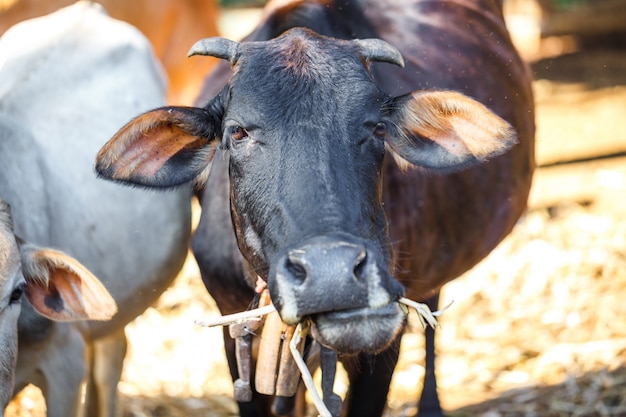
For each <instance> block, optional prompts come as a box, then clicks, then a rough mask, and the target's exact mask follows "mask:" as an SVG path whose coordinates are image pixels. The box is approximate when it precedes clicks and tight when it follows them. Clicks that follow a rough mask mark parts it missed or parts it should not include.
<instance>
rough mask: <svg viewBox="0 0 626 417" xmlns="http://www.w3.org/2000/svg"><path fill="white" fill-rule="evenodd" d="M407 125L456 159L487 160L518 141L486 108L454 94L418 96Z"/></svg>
mask: <svg viewBox="0 0 626 417" xmlns="http://www.w3.org/2000/svg"><path fill="white" fill-rule="evenodd" d="M403 123H404V124H405V126H406V128H407V129H408V130H409V131H410V130H413V131H414V132H416V133H417V134H418V135H420V136H422V137H425V138H428V139H431V140H433V141H435V142H436V143H437V144H439V145H440V146H441V147H443V148H444V149H445V150H446V151H448V152H449V153H451V154H453V155H456V156H467V155H472V156H474V157H476V158H479V159H481V158H485V157H488V156H490V155H494V154H499V153H501V152H502V151H503V150H504V149H506V148H507V147H509V146H510V145H511V144H512V143H514V141H515V134H514V132H513V130H512V129H511V127H510V125H509V124H508V123H507V122H505V121H504V120H502V119H501V118H500V117H498V116H497V115H495V114H494V113H492V112H491V111H490V110H489V109H488V108H487V107H485V106H484V105H483V104H481V103H479V102H477V101H475V100H473V99H471V98H469V97H466V96H464V95H462V94H460V93H456V92H452V91H429V92H416V93H414V94H413V95H412V100H411V101H410V102H409V105H408V106H407V107H406V111H405V113H404V119H403Z"/></svg>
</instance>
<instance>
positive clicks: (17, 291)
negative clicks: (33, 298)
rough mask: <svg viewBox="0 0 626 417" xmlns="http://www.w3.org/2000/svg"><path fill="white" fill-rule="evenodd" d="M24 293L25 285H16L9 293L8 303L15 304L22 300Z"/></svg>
mask: <svg viewBox="0 0 626 417" xmlns="http://www.w3.org/2000/svg"><path fill="white" fill-rule="evenodd" d="M25 291H26V284H25V283H23V282H22V283H21V284H20V285H18V286H17V287H15V288H14V289H13V292H12V293H11V296H10V297H9V303H11V304H15V303H17V302H19V301H20V300H21V299H22V295H24V292H25Z"/></svg>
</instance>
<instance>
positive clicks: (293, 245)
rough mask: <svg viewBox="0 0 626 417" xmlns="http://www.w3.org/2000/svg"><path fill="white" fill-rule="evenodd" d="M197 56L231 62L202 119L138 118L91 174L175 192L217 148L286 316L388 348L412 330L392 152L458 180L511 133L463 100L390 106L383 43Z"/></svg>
mask: <svg viewBox="0 0 626 417" xmlns="http://www.w3.org/2000/svg"><path fill="white" fill-rule="evenodd" d="M191 53H192V54H205V55H214V56H218V57H221V58H225V59H228V60H229V62H230V63H231V65H232V66H233V69H234V75H233V77H232V79H231V81H230V83H229V84H228V85H227V86H226V87H225V88H224V89H223V90H222V92H221V93H220V94H219V95H218V96H216V97H215V98H214V99H213V100H212V101H211V102H209V103H208V104H207V106H206V107H205V108H202V109H199V108H183V107H165V108H161V109H156V110H153V111H151V112H148V113H145V114H143V115H141V116H139V117H137V118H136V119H134V120H133V121H131V122H130V123H129V124H128V125H126V126H125V127H124V128H122V129H121V130H120V131H119V132H118V133H117V134H116V135H115V137H114V138H112V139H111V141H109V143H108V144H107V145H106V146H105V147H104V148H103V149H102V150H101V151H100V153H99V154H98V158H97V162H96V170H97V171H98V173H99V174H100V175H101V176H103V177H106V178H110V179H113V180H116V181H124V182H132V183H135V184H141V185H146V186H150V187H171V186H175V185H178V184H181V183H184V182H188V181H192V180H194V179H195V178H199V177H203V176H205V175H206V171H207V166H208V165H209V161H210V160H211V157H212V155H213V151H214V146H213V145H212V144H213V143H214V141H213V139H214V138H217V140H218V141H219V143H220V146H221V147H222V148H223V149H225V150H226V151H227V154H228V155H229V158H230V180H231V196H230V200H231V212H232V218H233V223H234V226H235V230H236V234H237V239H238V243H239V247H240V249H241V251H242V253H243V254H244V256H245V258H246V259H247V261H248V262H249V263H250V265H251V266H252V270H253V271H255V272H256V273H257V274H258V275H259V276H260V277H261V278H262V279H265V280H266V281H267V284H268V287H269V290H270V294H271V297H272V301H273V302H274V304H275V305H276V307H277V309H278V311H279V313H280V315H281V317H282V319H283V320H284V321H285V322H287V323H290V324H293V323H297V322H300V321H301V320H303V319H305V318H310V319H311V320H312V322H313V323H314V326H313V329H314V334H315V335H316V337H317V338H318V340H319V341H320V342H321V343H323V344H325V345H326V346H328V347H330V348H332V349H335V350H338V351H341V352H358V351H371V352H375V351H378V350H380V349H383V348H385V347H386V346H387V345H388V344H389V343H391V342H392V341H393V339H394V338H395V337H396V335H397V333H398V332H399V331H400V329H401V327H402V325H403V323H404V314H403V313H402V311H401V309H400V308H399V306H398V303H397V300H398V298H399V297H400V296H401V295H402V293H403V289H402V287H401V286H400V285H399V284H398V283H397V281H396V280H395V279H394V278H393V277H392V274H391V272H390V271H391V268H392V265H390V263H391V253H390V245H389V241H388V234H387V227H386V220H385V215H384V212H383V208H382V203H381V195H382V190H381V187H382V185H381V184H382V179H381V167H382V163H383V158H384V154H385V149H388V150H389V151H391V152H393V153H394V156H395V157H396V158H397V159H402V160H404V161H405V162H407V163H408V164H409V165H419V166H423V167H426V168H431V169H438V170H452V169H458V168H459V167H463V166H468V165H471V164H473V163H477V162H480V161H483V160H485V159H486V158H487V157H490V156H494V155H497V154H499V153H502V152H504V151H505V150H506V149H508V148H509V147H510V146H512V144H513V143H514V142H515V135H514V133H513V132H512V129H511V128H510V126H509V125H508V124H507V123H506V122H504V121H503V120H502V119H500V118H499V117H497V116H496V115H494V114H493V113H491V112H490V111H489V110H487V109H486V108H485V107H484V106H483V105H481V104H479V103H477V102H476V101H474V100H472V99H470V98H468V97H465V96H463V95H461V94H458V93H454V92H449V91H445V92H442V91H431V92H419V91H417V92H413V93H411V94H408V95H405V96H400V97H395V98H394V97H387V96H385V95H384V94H383V93H381V91H380V90H379V89H378V88H377V86H376V85H375V84H374V82H373V81H372V78H371V76H370V74H369V72H368V68H367V67H368V66H369V62H370V61H373V60H380V61H387V62H391V63H395V64H398V65H402V57H401V56H400V54H399V53H398V51H397V50H395V48H393V47H391V46H390V45H388V44H386V43H385V42H383V41H379V40H366V41H343V40H336V39H331V38H325V37H321V36H319V35H317V34H315V33H313V32H310V31H308V30H304V29H293V30H291V31H289V32H286V33H285V34H283V35H282V36H280V37H279V38H276V39H274V40H271V41H267V42H252V43H242V44H238V43H236V42H232V41H226V40H224V39H219V38H213V39H208V40H202V41H200V42H198V43H197V44H196V45H194V48H192V51H191ZM207 192H210V190H207Z"/></svg>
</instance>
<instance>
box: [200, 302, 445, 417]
mask: <svg viewBox="0 0 626 417" xmlns="http://www.w3.org/2000/svg"><path fill="white" fill-rule="evenodd" d="M263 292H264V293H265V294H262V297H261V298H262V299H263V298H265V299H266V300H267V301H266V302H265V303H266V304H265V305H264V303H260V304H261V306H260V307H258V308H255V309H251V310H246V311H242V312H239V313H235V314H229V315H226V316H222V317H219V318H216V319H213V320H209V321H196V324H198V325H200V326H205V327H215V326H230V333H231V336H232V337H233V338H234V339H235V342H236V352H237V367H238V369H239V374H240V375H239V379H237V381H235V399H236V400H237V401H244V402H245V401H250V399H251V397H252V393H251V388H250V364H251V343H250V340H249V339H250V337H252V336H256V335H257V334H256V333H255V332H256V331H257V330H258V329H259V328H260V327H261V326H262V325H263V321H264V320H265V318H266V317H267V315H268V314H270V313H274V314H275V312H276V309H275V308H274V305H273V304H272V303H271V300H269V294H268V293H267V290H265V291H263ZM263 296H265V297H263ZM398 303H400V305H401V306H402V308H403V310H404V312H405V313H406V314H408V313H409V309H411V308H412V309H414V310H415V311H416V312H417V316H418V318H419V320H420V322H421V323H422V325H423V326H424V327H426V326H431V327H433V328H435V327H437V326H438V325H439V324H438V322H437V319H436V317H438V316H440V315H441V314H442V313H443V312H444V311H445V310H446V309H447V308H448V307H449V306H446V307H445V308H444V309H442V310H439V311H434V312H433V311H431V310H430V308H428V306H427V305H426V304H423V303H418V302H416V301H413V300H409V299H408V298H404V297H401V298H400V299H398ZM283 324H284V323H283ZM285 326H286V325H285ZM287 327H289V328H291V327H294V326H287ZM310 327H311V323H310V321H309V320H304V321H303V322H302V323H299V324H298V325H297V327H295V330H293V329H290V330H291V331H288V332H287V331H281V332H279V334H280V336H279V337H280V338H281V339H284V340H282V341H281V343H282V344H283V346H285V347H287V346H288V348H289V352H290V353H291V356H292V359H293V361H292V362H295V365H296V366H297V368H298V370H299V371H300V374H301V377H302V381H303V382H304V385H305V387H306V388H307V390H308V391H309V395H310V397H311V400H312V401H313V404H314V405H315V407H316V408H317V411H318V413H319V415H320V416H321V417H333V416H337V415H339V414H340V409H341V399H340V398H339V396H338V395H336V394H335V393H333V392H332V381H334V375H335V367H336V353H335V354H334V355H333V357H334V358H335V359H334V363H330V362H329V361H326V362H325V361H322V363H321V368H322V380H323V381H324V380H326V381H331V382H330V383H325V384H324V383H323V386H322V391H323V392H322V396H320V394H319V392H318V390H317V387H316V386H315V384H314V382H313V377H312V375H311V373H310V371H309V369H308V367H307V365H306V362H305V360H304V358H303V356H302V346H303V343H302V342H303V340H304V339H305V338H306V336H307V335H308V332H309V330H310ZM283 330H284V329H283ZM275 333H276V332H274V334H275ZM261 339H262V343H261V344H263V338H261ZM271 342H275V341H271ZM268 343H269V342H268ZM322 349H325V348H322ZM259 350H260V351H261V350H263V349H262V348H260V349H259ZM266 350H267V349H266ZM272 350H273V351H276V350H277V349H276V348H273V349H272ZM278 350H281V349H280V348H278ZM282 351H283V352H285V350H284V349H283V350H282ZM332 353H334V352H332ZM274 355H275V356H274V358H272V359H271V361H275V363H276V366H270V367H269V368H268V369H273V371H271V370H270V371H268V370H266V369H264V370H263V371H262V372H261V374H264V373H268V372H270V373H271V372H275V373H276V375H266V376H265V377H264V376H263V375H261V377H262V378H263V377H264V378H265V380H266V381H278V380H279V377H278V374H279V373H281V371H282V373H284V372H285V369H281V368H285V367H287V366H288V365H285V363H286V362H287V361H285V358H284V356H285V355H284V353H283V357H282V358H280V353H274ZM276 355H278V356H276ZM272 365H273V364H272ZM257 366H258V365H257ZM258 373H259V369H258V368H257V374H258ZM331 374H332V375H331ZM257 377H258V375H257ZM290 379H291V380H293V379H294V378H293V376H292V377H291V378H290ZM296 381H297V380H296ZM274 383H275V384H276V386H277V390H280V389H281V388H280V387H278V386H279V385H281V384H279V383H278V382H271V385H272V387H271V389H273V388H274V387H273V385H274ZM283 384H288V385H292V384H291V383H289V382H287V383H283ZM257 385H258V384H257ZM296 385H297V384H296ZM282 389H284V387H283V388H282ZM289 389H291V388H289ZM269 394H272V392H270V393H269ZM322 398H323V399H322ZM329 406H330V407H329ZM329 408H331V409H332V413H331V411H330V410H329Z"/></svg>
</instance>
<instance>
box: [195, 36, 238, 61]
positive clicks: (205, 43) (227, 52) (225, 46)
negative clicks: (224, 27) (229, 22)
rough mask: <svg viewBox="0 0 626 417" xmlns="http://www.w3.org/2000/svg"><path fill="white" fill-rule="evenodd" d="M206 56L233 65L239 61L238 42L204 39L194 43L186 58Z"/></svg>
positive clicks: (222, 39) (223, 39)
mask: <svg viewBox="0 0 626 417" xmlns="http://www.w3.org/2000/svg"><path fill="white" fill-rule="evenodd" d="M194 55H206V56H214V57H216V58H222V59H225V60H227V61H228V62H230V65H233V66H234V65H235V64H236V63H237V60H238V59H239V42H235V41H231V40H229V39H225V38H217V37H215V38H205V39H200V40H199V41H198V42H196V43H194V44H193V46H192V47H191V49H190V50H189V52H187V56H188V57H190V56H194Z"/></svg>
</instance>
